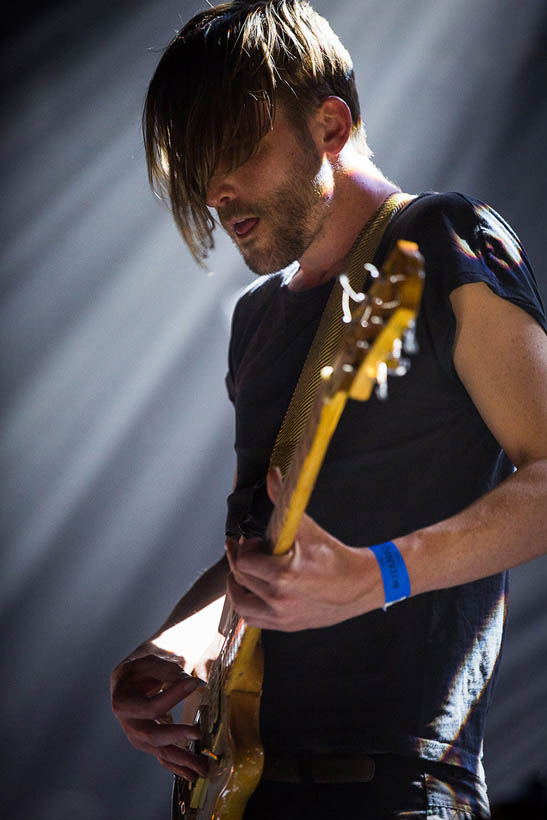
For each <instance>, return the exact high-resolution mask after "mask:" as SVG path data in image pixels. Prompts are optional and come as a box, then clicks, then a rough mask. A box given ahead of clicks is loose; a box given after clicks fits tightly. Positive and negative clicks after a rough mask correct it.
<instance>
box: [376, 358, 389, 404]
mask: <svg viewBox="0 0 547 820" xmlns="http://www.w3.org/2000/svg"><path fill="white" fill-rule="evenodd" d="M374 392H375V393H376V398H377V399H379V401H385V400H386V399H387V393H388V391H387V365H386V363H385V362H380V364H379V365H378V372H377V373H376V389H375V391H374Z"/></svg>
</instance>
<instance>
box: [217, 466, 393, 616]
mask: <svg viewBox="0 0 547 820" xmlns="http://www.w3.org/2000/svg"><path fill="white" fill-rule="evenodd" d="M281 486H282V479H281V473H280V472H279V470H278V469H277V468H274V469H273V470H270V472H269V473H268V493H269V495H270V498H271V500H272V501H273V502H274V504H275V502H276V500H277V499H278V498H279V495H280V491H281ZM226 553H227V556H228V561H229V564H230V570H231V572H230V575H229V576H228V582H227V592H228V595H229V597H230V600H231V602H232V605H233V607H234V609H235V610H236V612H237V613H238V614H239V615H241V616H242V617H243V618H245V620H246V621H247V623H248V624H249V625H250V626H256V627H260V628H261V629H278V630H281V631H283V632H295V631H297V630H300V629H314V628H318V627H323V626H331V625H332V624H336V623H339V622H340V621H344V620H346V619H348V618H353V617H354V616H356V615H361V614H363V613H365V612H368V611H370V610H372V609H376V608H378V607H380V606H382V605H383V603H384V601H383V584H382V578H381V575H380V570H379V567H378V563H377V561H376V559H375V558H374V555H373V554H372V553H371V552H370V550H366V549H358V548H354V547H348V546H346V545H345V544H343V543H342V542H341V541H339V540H338V539H337V538H334V536H332V535H330V533H328V532H326V530H324V529H323V528H322V527H320V526H319V525H318V524H317V523H316V522H315V521H314V520H313V519H312V518H310V517H309V516H308V515H305V514H304V515H303V516H302V519H301V522H300V526H299V528H298V532H297V535H296V538H295V541H294V544H293V545H292V547H291V549H290V550H289V551H288V552H287V553H285V554H284V555H272V554H270V553H269V552H266V551H265V548H264V542H263V541H262V539H260V538H250V539H247V540H243V539H240V540H239V541H237V540H236V539H235V538H229V539H228V540H227V543H226Z"/></svg>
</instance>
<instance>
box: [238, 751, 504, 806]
mask: <svg viewBox="0 0 547 820" xmlns="http://www.w3.org/2000/svg"><path fill="white" fill-rule="evenodd" d="M372 757H373V759H374V762H375V774H374V777H373V778H372V780H370V782H368V783H313V782H309V783H284V782H278V781H268V780H262V781H261V782H260V784H259V786H258V788H257V790H256V791H255V792H254V794H253V795H252V796H251V798H250V800H249V802H248V804H247V808H246V810H245V814H244V820H396V818H397V819H398V820H403V818H404V820H415V819H417V818H429V820H477V819H478V818H481V820H482V818H489V817H490V810H489V806H488V798H487V796H486V787H485V784H484V782H483V781H482V780H481V779H480V778H478V777H475V776H474V775H473V774H471V772H468V771H467V770H466V769H462V768H460V767H459V766H450V765H448V764H445V763H435V762H432V761H428V760H423V759H420V758H410V757H403V756H400V755H391V754H384V755H373V756H372Z"/></svg>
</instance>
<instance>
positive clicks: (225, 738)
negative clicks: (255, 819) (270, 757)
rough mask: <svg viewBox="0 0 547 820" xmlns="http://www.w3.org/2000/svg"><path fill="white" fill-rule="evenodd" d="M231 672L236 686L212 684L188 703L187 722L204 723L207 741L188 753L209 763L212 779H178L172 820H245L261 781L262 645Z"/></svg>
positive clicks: (262, 761) (194, 694) (186, 703)
mask: <svg viewBox="0 0 547 820" xmlns="http://www.w3.org/2000/svg"><path fill="white" fill-rule="evenodd" d="M232 671H233V673H232V675H231V681H232V683H231V685H230V683H228V685H227V686H225V688H219V687H217V686H212V687H210V686H209V685H207V686H205V687H202V688H200V689H197V690H196V691H195V692H194V693H193V694H192V695H191V696H190V697H188V698H187V699H186V701H185V703H184V708H183V713H182V719H183V722H184V723H198V722H199V723H200V725H201V728H202V731H203V738H202V740H201V741H200V742H199V743H194V744H192V745H191V746H190V747H189V748H190V750H191V751H194V752H198V753H199V752H201V753H202V754H204V755H206V756H207V757H208V758H209V760H210V767H211V774H210V775H209V777H207V778H202V777H200V778H198V779H197V780H196V782H195V783H189V782H188V781H186V780H184V779H183V778H181V777H178V776H176V777H175V784H174V787H173V814H172V816H173V820H183V818H184V820H211V819H212V818H219V820H241V818H242V817H243V813H244V811H245V806H246V805H247V802H248V800H249V798H250V796H251V794H252V793H253V792H254V790H255V789H256V787H257V785H258V782H259V780H260V778H261V776H262V769H263V765H264V751H263V748H262V743H261V740H260V732H259V712H260V696H261V690H262V676H263V655H262V647H261V645H260V643H258V642H257V643H255V645H254V647H253V648H252V652H251V653H250V657H249V658H248V660H247V661H246V663H244V664H243V663H236V664H235V668H234V670H232ZM233 686H237V687H238V688H233Z"/></svg>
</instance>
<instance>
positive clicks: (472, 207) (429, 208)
mask: <svg viewBox="0 0 547 820" xmlns="http://www.w3.org/2000/svg"><path fill="white" fill-rule="evenodd" d="M485 211H486V212H489V213H494V214H495V211H493V209H492V208H491V207H490V206H489V205H487V204H486V203H485V202H482V201H481V200H479V199H475V198H474V197H472V196H468V195H466V194H462V193H459V192H458V191H448V192H446V193H438V192H437V191H426V192H424V193H421V194H418V196H417V197H416V198H415V199H414V200H413V201H412V202H411V203H410V204H409V205H408V206H407V207H406V208H405V209H404V210H403V212H402V214H401V219H402V220H404V221H408V222H416V223H418V222H425V223H426V224H427V223H430V222H441V221H443V220H444V221H449V222H456V223H460V222H464V223H468V224H470V223H473V222H474V223H476V222H477V221H478V220H480V219H481V216H482V214H483V213H484V212H485Z"/></svg>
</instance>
